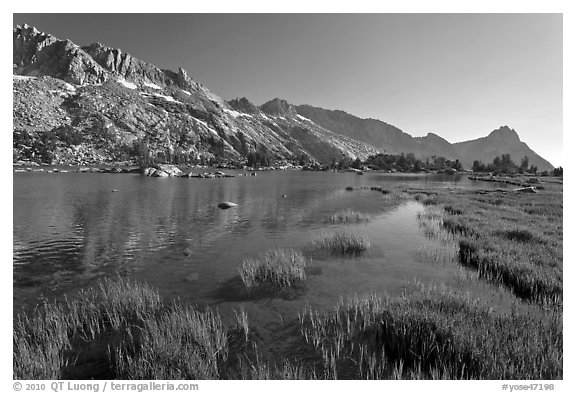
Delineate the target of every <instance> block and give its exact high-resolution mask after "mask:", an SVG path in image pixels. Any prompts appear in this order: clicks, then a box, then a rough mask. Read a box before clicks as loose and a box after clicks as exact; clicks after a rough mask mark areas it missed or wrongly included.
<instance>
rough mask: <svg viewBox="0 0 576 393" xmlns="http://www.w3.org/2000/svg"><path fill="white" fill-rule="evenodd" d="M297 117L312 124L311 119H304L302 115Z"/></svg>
mask: <svg viewBox="0 0 576 393" xmlns="http://www.w3.org/2000/svg"><path fill="white" fill-rule="evenodd" d="M296 117H298V118H299V119H302V120H305V121H309V122H312V120H310V119H309V118H307V117H304V116H302V115H296Z"/></svg>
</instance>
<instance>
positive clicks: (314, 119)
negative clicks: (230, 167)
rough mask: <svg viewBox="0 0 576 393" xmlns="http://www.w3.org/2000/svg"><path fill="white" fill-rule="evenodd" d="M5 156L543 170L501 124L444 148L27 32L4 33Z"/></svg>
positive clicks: (431, 137)
mask: <svg viewBox="0 0 576 393" xmlns="http://www.w3.org/2000/svg"><path fill="white" fill-rule="evenodd" d="M13 74H14V75H13V99H14V100H13V102H14V105H13V156H14V160H21V159H25V160H27V159H28V160H30V159H31V160H35V161H44V162H54V163H65V164H80V165H85V164H89V163H102V162H118V161H130V160H131V161H135V160H136V159H140V160H142V159H144V160H146V161H150V160H156V161H176V162H182V163H184V162H192V163H205V162H209V161H211V160H214V159H215V160H217V161H232V162H242V161H244V160H245V159H246V158H247V157H249V156H252V157H253V156H254V155H256V156H260V157H269V158H275V159H277V160H280V161H317V162H331V161H333V160H341V159H342V158H345V157H349V158H352V159H354V158H356V157H358V158H361V159H365V158H366V157H368V156H369V155H372V154H376V153H378V152H384V153H392V154H400V153H413V154H414V155H416V156H417V157H418V158H421V159H427V158H433V157H434V156H437V157H440V156H442V157H446V158H448V159H452V160H455V159H458V160H460V161H461V162H462V163H463V164H464V165H465V166H468V167H470V166H471V165H472V163H473V161H474V160H481V161H483V162H484V163H489V162H492V160H493V159H494V157H496V156H498V155H501V154H504V153H509V154H510V155H511V156H512V159H513V160H514V161H516V162H517V163H519V162H520V160H521V159H522V157H524V156H525V155H526V156H528V158H529V162H530V164H532V165H536V166H538V168H539V169H540V170H550V169H552V168H553V167H552V165H551V164H550V163H549V162H548V161H546V160H544V159H543V158H542V157H540V156H538V155H537V154H536V153H535V152H533V151H532V150H531V149H530V148H529V147H528V146H527V145H526V144H525V143H523V142H521V141H520V139H519V137H518V135H517V134H516V132H515V131H514V130H511V129H509V128H508V127H501V128H500V129H498V130H495V131H493V132H492V133H490V134H489V135H488V136H487V137H484V138H480V139H476V140H473V141H467V142H461V143H454V144H451V143H450V142H448V141H446V140H445V139H443V138H442V137H440V136H438V135H435V134H432V133H429V134H428V135H426V136H424V137H412V136H411V135H409V134H407V133H405V132H403V131H402V130H401V129H399V128H398V127H395V126H393V125H391V124H388V123H385V122H383V121H380V120H376V119H361V118H359V117H357V116H354V115H351V114H349V113H346V112H344V111H340V110H327V109H323V108H318V107H313V106H310V105H293V104H291V103H289V102H287V101H286V100H283V99H281V98H274V99H272V100H270V101H268V102H266V103H264V104H263V105H260V106H256V105H254V104H253V103H251V102H250V101H249V100H248V99H247V98H244V97H243V98H237V99H233V100H230V101H225V100H223V99H222V98H221V97H219V96H217V95H216V94H214V93H213V92H211V91H210V90H209V89H207V88H206V87H204V86H203V85H202V84H200V83H198V82H197V81H195V80H194V79H192V78H191V77H190V76H189V75H188V73H187V71H186V70H184V69H183V68H179V69H178V71H172V70H166V69H160V68H158V67H156V66H155V65H153V64H150V63H147V62H145V61H143V60H140V59H137V58H134V57H133V56H131V55H130V54H129V53H127V52H124V51H122V50H121V49H115V48H110V47H107V46H105V45H103V44H100V43H93V44H90V45H87V46H78V45H76V44H74V43H73V42H72V41H70V40H61V39H59V38H56V37H54V36H52V35H50V34H46V33H43V32H40V31H38V30H37V29H36V28H34V27H31V26H28V25H23V26H16V28H14V29H13Z"/></svg>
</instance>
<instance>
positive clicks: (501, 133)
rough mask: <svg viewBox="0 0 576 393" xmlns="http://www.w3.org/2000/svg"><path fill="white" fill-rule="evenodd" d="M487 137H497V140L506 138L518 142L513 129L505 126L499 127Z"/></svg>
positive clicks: (518, 138)
mask: <svg viewBox="0 0 576 393" xmlns="http://www.w3.org/2000/svg"><path fill="white" fill-rule="evenodd" d="M488 137H497V138H506V139H512V140H518V141H519V140H520V137H519V136H518V133H517V132H516V131H515V130H514V129H513V128H510V127H508V126H506V125H504V126H500V128H498V129H496V130H494V131H492V132H491V133H490V134H489V135H488Z"/></svg>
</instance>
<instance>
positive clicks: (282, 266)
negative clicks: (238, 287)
mask: <svg viewBox="0 0 576 393" xmlns="http://www.w3.org/2000/svg"><path fill="white" fill-rule="evenodd" d="M309 264H310V261H309V260H308V259H307V258H306V257H305V256H304V254H302V252H300V251H297V250H292V249H272V250H268V251H266V252H264V253H262V254H260V255H259V256H258V257H257V258H250V259H245V260H244V261H243V262H242V265H240V266H239V267H238V273H239V274H240V278H241V279H242V282H243V283H244V286H245V287H246V288H247V289H252V288H255V287H257V286H258V285H260V284H263V283H269V284H271V285H273V286H274V287H276V288H279V289H283V288H292V287H299V286H301V285H302V284H303V283H304V281H305V280H306V278H307V276H306V266H307V265H309Z"/></svg>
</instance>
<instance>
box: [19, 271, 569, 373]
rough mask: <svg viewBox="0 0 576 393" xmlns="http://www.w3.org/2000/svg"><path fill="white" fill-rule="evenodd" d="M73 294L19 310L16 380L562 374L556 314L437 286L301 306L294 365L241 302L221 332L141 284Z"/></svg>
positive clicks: (212, 319) (213, 317)
mask: <svg viewBox="0 0 576 393" xmlns="http://www.w3.org/2000/svg"><path fill="white" fill-rule="evenodd" d="M78 295H79V296H77V297H75V298H74V299H72V300H70V299H68V300H66V301H63V302H44V303H43V304H42V305H41V306H39V307H38V308H37V309H36V311H35V312H34V313H33V314H32V315H29V316H26V315H21V316H19V318H18V322H17V323H15V328H14V378H15V379H47V378H52V379H74V378H79V379H92V378H95V379H145V380H148V379H162V380H167V379H170V380H180V379H229V378H231V379H342V378H346V379H347V378H354V379H560V378H562V361H563V355H562V345H563V338H562V312H561V309H558V308H550V309H545V308H543V307H541V306H540V305H538V304H532V305H529V304H525V305H523V307H521V308H516V306H515V305H511V306H510V309H509V310H495V309H493V308H492V307H491V306H490V305H489V304H488V303H483V302H481V301H479V300H474V299H472V298H470V297H468V296H466V295H463V294H462V293H459V292H457V291H455V290H449V289H446V288H426V287H424V286H422V285H416V288H415V289H414V288H409V289H408V290H407V291H406V292H405V293H404V294H403V295H402V296H400V297H389V296H386V295H380V296H379V295H366V296H356V297H353V298H351V299H349V300H348V302H347V303H346V304H345V303H344V301H342V302H341V303H340V304H338V305H337V306H336V307H335V308H334V309H333V311H331V312H327V313H323V312H322V313H321V312H318V311H314V310H312V308H308V309H307V310H305V312H304V313H303V314H301V315H300V317H299V319H300V320H299V323H298V325H299V327H300V332H301V340H302V344H298V345H299V347H300V348H301V349H300V351H301V352H300V354H301V355H303V356H299V358H300V359H301V360H289V356H288V355H284V354H279V359H280V360H279V361H278V362H277V363H270V362H269V361H270V360H269V359H264V358H262V356H261V354H260V352H259V351H258V348H257V345H256V341H258V342H261V338H260V337H259V334H258V333H257V332H256V333H255V334H253V333H252V330H253V329H252V328H251V327H249V325H248V316H247V314H246V312H245V311H244V310H243V308H241V309H240V310H239V312H235V316H236V318H235V319H236V321H235V326H234V327H233V329H228V328H227V327H226V326H225V325H224V323H223V321H222V319H221V317H220V315H219V314H218V313H217V312H215V311H213V310H211V309H209V308H206V309H202V310H201V309H199V308H197V307H194V306H190V305H185V304H181V303H179V302H173V303H171V304H164V303H162V302H161V299H160V297H159V296H158V294H157V293H156V292H155V291H154V290H153V289H151V288H149V287H147V286H146V285H143V284H137V283H131V282H128V281H122V280H119V281H105V282H104V283H103V285H102V286H100V287H99V288H95V289H88V290H85V291H81V292H80V293H79V294H78ZM290 323H291V322H289V324H290ZM233 337H237V338H236V339H235V340H234V339H233V340H232V341H231V338H233ZM238 337H241V338H240V339H238ZM291 340H294V338H292V339H291ZM302 345H303V346H304V347H302ZM231 355H234V356H231ZM95 369H97V370H95Z"/></svg>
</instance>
